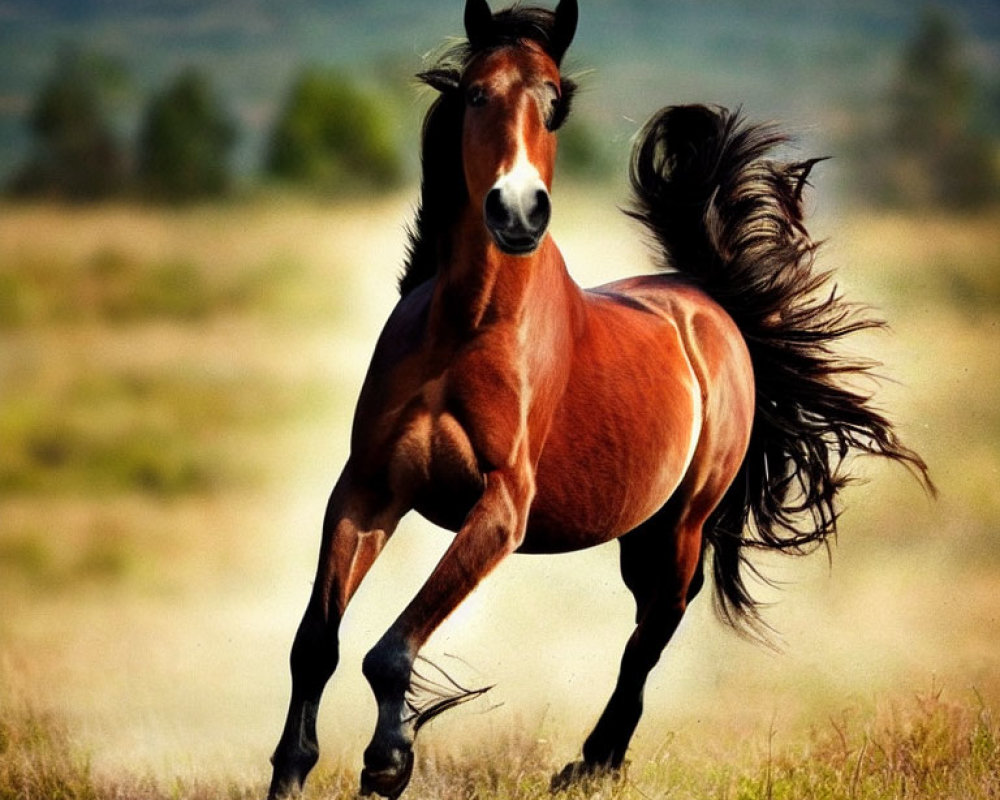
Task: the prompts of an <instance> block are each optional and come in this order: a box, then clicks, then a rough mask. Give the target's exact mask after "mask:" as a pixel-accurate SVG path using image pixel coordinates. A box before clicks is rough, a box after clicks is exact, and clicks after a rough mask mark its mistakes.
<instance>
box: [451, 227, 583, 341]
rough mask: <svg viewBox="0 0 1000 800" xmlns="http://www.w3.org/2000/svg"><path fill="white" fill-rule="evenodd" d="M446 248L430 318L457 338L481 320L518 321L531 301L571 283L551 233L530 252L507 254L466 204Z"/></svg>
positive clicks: (541, 300) (469, 332) (549, 297)
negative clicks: (527, 253) (447, 254)
mask: <svg viewBox="0 0 1000 800" xmlns="http://www.w3.org/2000/svg"><path fill="white" fill-rule="evenodd" d="M448 253H449V257H448V259H447V261H446V262H445V263H444V264H442V265H441V268H440V269H439V273H438V280H437V287H436V289H435V297H434V304H433V307H434V313H433V318H434V323H435V325H436V327H437V328H438V330H442V331H443V330H448V331H449V332H451V333H452V334H453V335H457V336H458V337H460V338H464V337H466V336H470V335H474V333H475V332H476V330H478V329H479V328H481V327H482V326H484V325H489V324H494V323H498V322H503V321H510V322H516V321H518V320H520V319H521V318H522V317H523V316H524V315H525V314H526V313H528V312H529V311H530V307H531V306H532V305H533V304H539V303H542V304H545V303H549V302H551V301H552V299H553V293H554V292H559V291H561V289H562V288H563V287H566V286H574V287H575V285H574V284H572V280H571V279H570V278H569V275H568V273H567V272H566V266H565V263H564V262H563V259H562V255H561V254H560V252H559V248H558V247H556V245H555V242H553V241H552V237H551V236H546V237H545V238H544V239H543V241H542V243H541V245H540V246H539V248H538V250H536V251H535V252H534V253H533V254H531V255H530V256H511V255H506V254H505V253H503V252H501V251H500V250H499V249H498V248H497V247H496V245H494V244H493V241H492V239H491V238H490V236H489V233H487V231H486V229H485V227H484V226H483V223H482V217H481V214H479V213H475V212H472V211H470V210H466V212H464V213H463V215H462V217H461V219H460V221H459V222H458V224H457V225H456V226H455V228H454V231H453V236H452V242H451V246H450V247H449V248H448Z"/></svg>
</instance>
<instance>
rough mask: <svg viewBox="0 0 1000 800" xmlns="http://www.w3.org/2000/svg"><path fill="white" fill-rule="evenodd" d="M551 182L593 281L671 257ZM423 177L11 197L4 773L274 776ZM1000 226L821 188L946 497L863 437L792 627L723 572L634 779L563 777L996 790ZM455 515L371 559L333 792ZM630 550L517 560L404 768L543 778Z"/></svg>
mask: <svg viewBox="0 0 1000 800" xmlns="http://www.w3.org/2000/svg"><path fill="white" fill-rule="evenodd" d="M556 202H557V206H556V219H555V223H554V224H555V233H556V236H557V239H558V240H559V242H560V244H561V246H562V248H563V250H564V252H565V253H566V255H567V260H568V262H569V263H570V266H571V269H572V270H573V272H574V274H575V275H576V276H577V278H578V280H579V281H580V282H581V283H584V284H590V283H594V282H597V281H599V280H602V279H608V278H612V277H616V276H617V275H620V274H623V273H627V272H630V271H635V270H637V269H641V268H642V267H643V265H644V264H645V261H644V258H645V257H644V252H643V246H642V244H641V241H640V239H639V237H638V236H637V235H636V231H635V230H634V229H633V228H632V227H631V226H630V224H629V223H628V222H627V221H626V220H625V219H624V218H623V217H621V218H618V217H611V216H609V214H608V209H609V208H610V205H611V201H606V200H605V201H602V203H601V204H598V203H595V202H593V201H592V199H590V198H588V196H587V195H586V194H585V193H584V192H581V191H573V190H571V191H569V192H565V193H563V194H561V195H558V196H557V201H556ZM410 212H411V198H410V197H409V196H408V195H407V196H401V197H391V198H388V199H385V200H382V201H378V202H377V203H372V204H367V205H354V206H351V205H347V206H342V207H336V208H333V207H325V206H318V205H310V204H308V203H304V202H298V201H281V200H277V199H276V200H272V201H269V202H261V203H258V204H253V203H250V204H246V205H241V206H233V207H223V208H215V207H212V208H201V209H191V210H183V211H157V210H150V209H137V208H130V207H109V208H98V209H66V208H53V207H49V206H36V207H17V206H5V207H2V208H0V800H6V798H15V797H16V798H41V797H67V798H77V797H79V798H111V797H115V798H118V797H149V798H161V797H162V798H167V797H169V798H200V797H220V796H222V797H249V796H254V797H256V796H259V795H261V794H262V793H263V790H264V788H265V784H266V781H267V777H268V765H267V757H268V755H269V753H270V749H271V748H272V747H273V744H274V742H275V740H276V737H277V734H278V732H279V728H280V725H281V722H282V718H283V713H284V705H285V702H286V699H287V690H288V679H287V668H286V659H287V649H288V646H289V643H290V640H291V636H292V633H293V631H294V627H295V624H296V622H297V619H298V616H299V614H300V612H301V609H302V607H303V604H304V602H305V599H306V597H307V594H308V591H309V586H310V582H311V578H312V569H313V562H314V558H315V552H316V547H317V544H318V530H319V524H320V519H321V515H322V511H323V506H324V503H325V499H326V493H327V491H328V489H329V487H330V485H331V484H332V481H333V480H334V479H335V477H336V474H337V471H338V469H339V467H340V465H341V463H342V462H343V459H344V457H345V455H346V449H345V448H346V444H347V436H348V431H349V427H350V417H351V411H352V408H353V402H354V398H355V396H356V392H357V390H358V387H359V385H360V381H361V379H362V377H363V371H364V367H365V364H366V361H367V358H368V355H369V353H370V350H371V347H372V344H373V341H374V337H375V336H376V335H377V333H378V330H379V328H380V325H381V322H382V320H383V319H384V317H385V315H386V314H387V313H388V311H389V310H390V309H391V307H392V304H393V302H394V283H395V276H396V273H397V270H398V268H399V263H400V259H401V253H402V246H403V223H404V222H405V221H406V220H407V218H408V217H409V215H410ZM998 230H1000V216H998V215H997V214H989V215H983V216H981V217H976V218H963V219H943V218H906V217H891V216H874V217H873V216H870V215H864V216H862V215H845V216H842V217H835V216H834V217H827V218H823V219H821V220H820V221H819V223H818V227H817V230H816V233H817V235H818V236H820V237H826V238H829V243H828V244H827V245H826V247H825V250H824V251H823V258H824V259H825V263H826V264H827V265H828V266H831V267H834V268H836V269H837V270H838V276H839V280H840V283H841V285H842V286H843V288H844V290H845V292H846V293H847V294H848V295H849V296H850V297H852V298H854V299H856V300H859V301H864V302H867V303H869V304H871V305H873V306H874V307H876V308H877V309H879V311H880V313H881V314H882V315H883V316H885V317H886V318H887V319H888V320H889V322H890V324H891V329H892V330H891V331H890V332H889V333H881V334H877V335H872V336H870V337H867V338H865V339H863V340H860V341H858V342H857V343H855V344H854V347H856V348H857V351H858V352H859V353H863V354H865V355H868V356H873V357H875V358H877V359H879V360H880V361H882V362H883V363H884V365H885V366H884V368H883V370H882V371H883V372H884V373H885V374H886V375H887V376H891V378H892V379H893V380H892V381H891V382H886V383H884V384H883V385H882V386H881V387H880V388H879V398H880V403H881V405H882V406H883V407H884V408H886V409H887V410H888V411H889V413H890V414H891V416H892V417H893V418H894V419H896V420H898V422H899V425H900V430H901V433H902V435H903V436H904V437H905V439H906V440H907V442H908V443H910V444H911V445H912V446H913V447H915V448H916V449H918V450H919V451H920V452H921V453H922V454H923V455H924V456H925V457H926V458H927V460H928V462H929V463H930V466H931V470H932V474H933V477H934V479H935V481H936V482H937V483H938V485H939V488H940V490H941V494H940V497H939V498H938V499H937V500H936V501H932V500H931V499H929V498H927V497H925V496H924V494H923V493H922V492H921V490H920V488H919V487H918V486H917V484H916V482H915V481H913V480H912V479H911V478H910V477H909V476H908V475H906V474H905V473H904V472H902V471H901V470H898V469H893V468H885V467H883V466H881V465H876V464H868V463H865V462H860V463H858V464H857V469H858V472H859V474H860V475H862V476H863V477H865V478H866V482H864V483H861V484H859V485H857V486H855V487H852V488H851V489H850V490H849V491H848V492H847V494H846V497H845V511H844V516H843V522H842V531H841V536H840V539H839V542H838V543H837V545H836V546H835V547H834V552H833V557H832V565H831V564H830V563H829V562H828V561H827V560H826V559H825V558H824V557H823V555H822V554H818V555H816V556H815V557H813V558H811V559H809V560H805V561H799V562H794V563H775V564H774V565H773V566H772V567H769V569H771V571H772V574H775V575H777V576H778V577H779V578H781V579H782V580H783V581H784V582H785V583H786V586H785V587H784V589H783V590H782V591H780V592H768V593H767V594H768V597H769V598H770V599H773V600H774V602H775V605H774V607H773V608H772V609H771V610H770V612H769V615H768V619H769V621H771V622H772V624H773V625H774V626H775V627H776V628H777V629H778V630H779V631H780V633H781V641H780V643H779V644H780V651H778V652H772V651H769V650H766V649H762V648H759V647H755V646H753V645H751V644H749V643H747V642H744V641H742V640H740V639H738V638H737V637H735V636H733V635H732V634H731V633H729V632H728V631H727V630H726V629H724V628H723V626H722V625H721V624H720V623H718V622H717V621H716V620H715V618H714V617H713V615H712V612H711V608H710V603H708V602H707V601H706V600H705V599H702V600H699V601H698V602H697V603H695V604H694V606H693V607H692V609H691V610H690V612H689V614H688V617H687V618H686V619H685V622H684V624H683V625H682V627H681V630H680V631H679V632H678V635H677V636H676V638H675V641H674V642H673V643H672V644H671V647H670V648H669V650H668V653H667V654H666V655H665V657H664V659H663V661H662V662H661V665H660V667H659V668H658V669H657V671H656V672H655V673H654V676H653V678H652V680H651V683H650V686H649V690H648V693H647V712H646V717H645V718H644V720H643V723H642V725H641V726H640V729H639V732H638V734H637V737H636V740H635V744H634V747H633V751H632V754H631V758H632V762H631V767H630V769H629V771H628V773H627V777H626V779H625V780H622V781H619V782H611V781H605V782H598V783H595V784H594V785H592V786H585V787H581V788H579V789H577V790H574V791H573V792H572V793H570V794H569V795H567V796H568V797H571V798H574V800H575V798H583V797H587V798H647V797H657V798H659V797H668V796H669V797H671V798H688V797H690V798H702V797H710V798H733V799H734V800H736V799H737V798H747V799H748V800H749V798H799V797H829V798H862V799H863V798H995V797H998V796H1000V778H998V775H1000V755H998V752H1000V745H998V732H1000V726H998V720H997V713H998V709H1000V677H998V676H1000V648H998V647H997V644H996V639H997V631H998V625H1000V495H998V493H997V492H996V486H997V485H998V482H1000V410H998V409H1000V382H998V379H997V376H998V375H1000V234H998V233H997V231H998ZM446 544H447V537H446V536H444V535H442V534H441V533H439V532H437V531H435V530H434V529H432V528H431V527H430V526H427V525H425V524H423V523H421V522H420V521H419V520H410V519H407V520H406V521H405V522H404V524H403V525H402V526H401V529H400V531H399V533H398V534H397V536H396V538H395V539H394V540H393V542H392V544H391V545H390V547H389V548H388V549H387V551H386V553H385V554H384V556H383V558H382V559H381V560H380V561H379V563H378V564H377V565H376V567H375V569H374V570H373V572H372V574H371V576H370V580H369V581H368V582H367V583H366V584H365V585H364V586H363V587H362V589H361V591H360V592H359V593H358V595H357V597H356V600H355V603H354V605H353V606H352V608H351V611H350V613H349V614H348V616H347V618H346V619H345V623H344V628H343V647H344V651H343V661H342V666H341V670H340V672H339V673H338V675H337V678H336V679H335V681H334V682H333V684H332V685H331V688H330V691H329V693H328V695H327V700H326V703H325V706H324V711H323V715H322V719H321V744H322V745H323V747H324V759H323V761H322V762H321V764H320V766H319V768H318V769H317V773H316V775H315V780H314V782H313V783H312V784H311V786H310V788H309V791H308V794H309V796H314V797H340V796H352V795H353V793H354V791H355V788H356V778H357V770H358V768H359V766H360V753H361V750H362V749H363V747H364V746H365V744H366V743H367V739H368V737H369V736H370V733H371V729H372V726H373V724H374V708H373V703H372V700H371V698H370V693H369V690H368V688H367V685H366V684H365V683H364V681H363V679H362V678H361V677H360V668H359V664H360V659H361V657H362V655H363V653H364V652H365V650H366V649H367V647H369V646H370V645H371V644H372V643H373V642H374V641H375V639H376V638H377V637H378V635H379V634H380V633H381V632H382V631H383V630H384V629H385V627H386V626H387V625H388V624H389V622H390V621H391V620H392V619H393V617H394V616H395V614H396V613H398V611H399V609H400V608H401V607H402V605H403V604H404V603H405V602H406V600H407V599H408V598H409V597H410V596H412V594H413V592H414V591H415V590H416V587H417V586H419V584H420V583H421V582H422V580H423V578H424V577H425V576H426V575H427V573H428V572H429V570H430V568H431V567H432V565H433V564H434V562H435V561H436V559H437V558H438V557H439V555H440V554H441V552H443V549H444V547H445V546H446ZM616 561H617V553H616V550H615V549H614V548H613V547H610V548H598V549H596V550H594V551H590V552H585V553H580V554H574V555H570V556H566V557H560V558H550V559H538V558H533V557H520V558H515V559H511V560H510V561H509V562H507V563H505V564H504V565H502V566H501V568H500V569H499V570H498V571H497V573H496V574H495V575H494V576H492V577H491V579H490V580H489V581H488V582H487V583H486V584H484V586H483V587H482V588H481V589H480V590H478V591H477V592H476V593H475V594H474V595H473V596H472V597H471V598H470V599H469V601H468V602H467V603H466V604H465V605H464V606H463V607H462V608H461V609H460V610H459V612H457V613H456V614H455V615H454V616H453V617H452V618H451V619H449V620H448V622H447V623H446V624H445V626H443V627H442V629H441V630H440V631H439V632H438V633H437V634H436V635H435V636H434V637H433V638H432V640H431V642H430V644H429V648H428V651H429V653H430V655H431V657H432V658H435V659H436V660H440V661H442V663H445V664H447V665H448V668H449V671H452V672H455V673H456V674H457V677H458V678H459V679H460V680H461V681H462V682H463V683H466V684H475V685H482V684H496V688H495V689H494V690H492V691H491V692H490V693H489V695H487V699H484V700H483V701H480V702H479V703H478V704H471V705H470V706H469V707H467V708H463V709H461V710H456V711H455V712H452V713H451V714H449V715H446V716H444V717H442V718H441V719H440V720H438V721H436V722H435V723H434V724H432V725H430V726H429V727H428V728H427V729H426V730H425V731H423V732H422V733H421V740H420V741H419V742H418V751H419V752H418V756H419V762H418V767H417V770H416V774H415V777H414V781H413V784H412V786H411V788H410V790H409V792H408V794H407V795H406V796H407V797H413V798H432V797H433V798H452V797H454V798H465V797H498V798H504V799H505V800H514V798H532V797H543V796H547V787H548V778H549V776H550V775H551V773H552V772H553V771H555V770H556V769H558V768H559V767H561V766H562V764H564V763H565V762H566V761H568V760H570V759H572V758H575V757H576V754H577V751H578V748H579V746H580V743H581V741H582V738H583V736H584V735H585V733H586V731H587V730H588V726H589V725H590V724H592V722H593V721H594V719H595V718H596V716H597V714H598V713H599V711H600V708H601V706H602V705H603V703H604V701H605V699H606V693H607V692H608V691H609V690H610V687H611V684H612V682H613V679H614V675H615V671H616V667H617V661H618V657H619V654H620V648H621V646H622V644H623V643H624V640H625V638H626V637H627V636H628V634H629V631H630V628H631V612H632V609H631V605H630V600H629V597H628V595H627V592H626V591H625V590H624V588H623V587H622V586H621V584H620V580H619V579H618V577H617V566H616ZM762 591H763V590H762ZM583 620H586V623H585V624H584V622H583ZM452 656H454V657H452Z"/></svg>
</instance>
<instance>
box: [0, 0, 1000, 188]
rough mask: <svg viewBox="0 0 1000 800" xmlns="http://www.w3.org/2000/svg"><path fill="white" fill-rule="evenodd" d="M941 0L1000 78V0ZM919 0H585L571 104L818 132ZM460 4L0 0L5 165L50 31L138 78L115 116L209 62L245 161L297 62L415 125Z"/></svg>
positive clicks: (877, 66)
mask: <svg viewBox="0 0 1000 800" xmlns="http://www.w3.org/2000/svg"><path fill="white" fill-rule="evenodd" d="M947 8H948V10H949V11H951V12H953V13H954V14H955V17H956V19H957V21H958V23H959V25H960V26H961V28H962V29H963V31H964V32H965V33H966V34H967V35H969V36H970V37H973V39H974V43H975V47H974V54H975V57H976V59H977V61H978V63H979V66H980V71H981V72H982V73H984V74H985V75H986V76H987V78H988V80H990V81H992V82H993V83H995V84H1000V77H998V75H1000V4H998V3H997V2H996V0H956V1H953V2H950V3H949V4H948V5H947ZM919 10H920V7H919V5H917V4H914V3H912V2H910V0H839V1H838V2H833V1H832V0H758V1H757V2H754V3H752V4H750V3H746V2H743V1H742V0H670V2H665V1H664V2H661V1H660V0H589V2H588V0H582V2H581V22H580V29H579V34H578V38H577V42H576V44H575V45H574V47H573V49H572V50H571V51H570V58H569V59H568V64H567V66H568V68H569V69H570V70H571V71H573V70H592V71H591V72H587V73H586V74H585V75H584V76H583V81H582V82H583V86H584V88H585V92H584V93H583V94H582V96H581V97H580V99H579V102H578V104H577V108H578V113H581V114H584V115H586V117H587V118H588V119H589V120H590V121H592V122H593V123H594V124H595V125H596V126H598V127H599V129H600V130H602V131H603V132H604V135H605V136H606V137H608V138H610V139H612V140H614V143H615V144H616V145H617V144H618V143H619V140H620V144H621V147H622V148H623V149H624V147H625V142H626V141H627V139H628V137H629V136H630V135H631V133H632V132H633V131H634V130H635V128H636V126H637V125H638V124H639V123H641V120H642V119H643V118H645V116H646V115H647V114H648V113H649V112H650V111H652V110H654V109H655V108H657V107H659V106H660V105H663V104H666V103H675V102H693V101H701V102H715V103H722V104H724V105H728V106H737V105H742V106H743V107H744V108H745V109H746V110H747V112H748V113H749V114H750V115H751V116H754V117H774V118H779V119H782V120H784V121H786V122H788V123H790V124H791V125H792V127H793V128H795V129H798V130H800V131H801V132H802V135H803V136H804V138H806V139H807V140H810V145H812V144H813V140H814V141H815V145H816V146H820V147H822V146H823V144H824V142H825V140H826V137H827V136H828V133H829V132H831V131H836V130H838V129H839V128H840V127H842V126H843V125H845V124H849V115H850V112H851V111H852V110H854V109H858V108H865V107H877V106H876V104H877V103H878V102H879V101H880V98H881V96H882V94H883V93H884V91H885V88H886V86H887V85H888V81H889V76H890V74H891V70H892V67H893V64H894V58H895V56H896V53H897V52H898V50H899V47H900V45H901V43H902V42H903V41H904V40H905V39H906V37H907V36H908V35H909V34H910V32H911V30H912V26H913V24H914V22H915V20H916V17H917V15H918V13H919ZM461 14H462V2H461V0H424V2H419V3H417V2H408V3H400V2H398V0H283V2H281V3H277V2H273V0H135V1H134V2H130V3H127V4H126V3H121V2H120V0H0V180H2V179H3V178H4V177H5V176H7V175H9V173H10V171H11V169H12V168H13V166H14V165H15V164H16V163H17V162H18V160H19V159H20V158H21V157H22V155H23V152H24V147H25V145H26V141H27V140H26V136H25V133H24V115H25V113H26V111H27V109H28V108H29V107H30V103H31V98H32V96H33V94H34V92H35V91H36V90H37V88H38V86H39V84H40V82H41V81H42V80H43V79H44V76H45V75H46V73H47V71H48V69H49V68H50V65H51V63H52V58H53V54H54V52H55V50H56V48H57V47H58V46H59V44H60V43H64V42H75V43H78V44H81V45H83V46H85V47H88V48H90V49H94V50H98V51H101V52H104V53H107V54H109V55H112V56H115V57H117V58H119V59H120V60H121V61H122V63H123V64H124V66H125V67H126V70H127V72H128V73H129V74H130V75H131V78H132V80H131V86H130V89H129V92H128V94H127V96H126V97H125V99H124V101H123V103H122V107H121V109H120V120H119V124H120V125H121V127H122V129H123V131H125V132H128V131H130V130H131V129H132V128H134V126H135V124H136V120H137V118H138V115H139V112H140V110H141V108H142V106H143V104H144V102H145V99H146V97H148V95H149V92H150V91H151V90H153V89H154V88H159V87H161V86H162V85H163V84H164V83H165V82H166V81H167V80H168V79H169V78H170V77H172V76H173V75H174V74H176V73H177V72H178V71H179V70H180V69H181V68H182V67H184V66H187V65H192V64H194V65H199V66H202V67H204V68H205V69H206V70H207V71H208V72H209V73H210V74H211V76H212V78H213V80H214V81H215V82H216V85H217V86H218V88H219V89H220V90H221V92H222V93H223V95H224V96H225V97H227V98H228V102H229V104H230V108H231V110H232V111H233V112H234V114H235V115H236V117H237V118H238V120H239V121H240V124H241V126H242V128H243V132H244V133H243V137H242V139H241V144H240V150H239V162H240V165H241V168H242V169H244V170H245V171H250V170H253V169H255V168H256V166H257V163H258V161H259V157H260V148H261V144H262V141H263V136H264V133H265V131H266V130H267V129H268V127H269V126H270V124H271V122H272V120H273V118H274V115H275V113H276V111H277V108H278V106H279V105H280V103H281V101H282V99H283V95H284V92H285V91H286V89H287V88H288V84H289V81H290V80H291V77H292V75H293V73H294V72H295V71H296V70H297V69H298V68H299V67H300V66H302V65H303V64H307V63H309V64H331V65H338V66H341V67H343V68H344V69H346V70H349V71H352V72H354V73H356V74H357V75H359V76H365V75H368V76H371V77H372V79H373V80H377V81H378V82H379V83H380V84H382V85H385V86H388V87H389V88H391V89H393V90H395V91H397V92H398V95H397V96H398V98H399V114H400V120H401V125H402V127H403V129H404V132H405V133H406V134H407V135H410V134H412V133H414V132H415V131H416V126H417V121H418V120H419V116H420V113H421V109H422V107H423V104H422V103H420V102H418V101H416V100H413V99H411V98H415V97H416V94H413V93H410V82H409V76H410V75H411V74H412V73H413V72H415V71H417V70H418V69H420V67H421V63H422V61H421V58H422V56H424V55H425V54H426V53H428V52H429V51H432V50H433V49H434V48H435V47H436V46H437V45H438V44H440V43H441V41H442V40H443V39H444V37H445V36H447V35H449V34H450V35H457V34H459V33H461ZM845 115H846V117H845ZM845 119H846V120H847V121H845Z"/></svg>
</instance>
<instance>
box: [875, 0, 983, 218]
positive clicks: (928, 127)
mask: <svg viewBox="0 0 1000 800" xmlns="http://www.w3.org/2000/svg"><path fill="white" fill-rule="evenodd" d="M980 92H981V90H980V87H979V84H978V83H977V80H976V76H975V74H974V72H973V70H972V68H971V66H970V64H969V60H968V57H967V54H966V48H965V45H964V42H963V41H962V39H961V37H960V35H959V32H958V30H957V29H956V27H955V25H954V23H953V22H952V20H951V18H950V17H949V16H948V15H947V14H946V12H945V11H943V10H941V9H937V8H932V9H928V10H926V11H925V12H924V14H923V16H922V18H921V21H920V24H919V26H918V28H917V31H916V33H915V35H914V37H913V38H912V40H911V41H910V42H909V43H908V44H907V46H906V48H905V49H904V51H903V54H902V57H901V60H900V64H899V71H898V74H897V77H896V81H895V83H894V85H893V87H892V90H891V92H890V96H889V112H890V113H889V124H888V129H887V132H886V133H887V145H888V148H887V153H886V158H885V170H884V176H883V177H884V184H885V185H884V190H883V194H884V195H885V196H886V199H888V200H890V201H891V202H894V203H896V204H902V205H916V206H919V205H940V206H945V207H951V208H971V207H975V206H978V205H982V204H984V203H987V202H989V201H991V200H994V199H996V198H997V196H998V188H1000V175H998V170H997V163H996V150H997V142H996V140H995V138H994V139H991V138H990V137H989V136H988V135H987V134H985V133H982V132H980V131H978V130H977V129H976V125H975V116H976V108H977V105H978V104H979V101H980V99H981V98H980Z"/></svg>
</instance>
